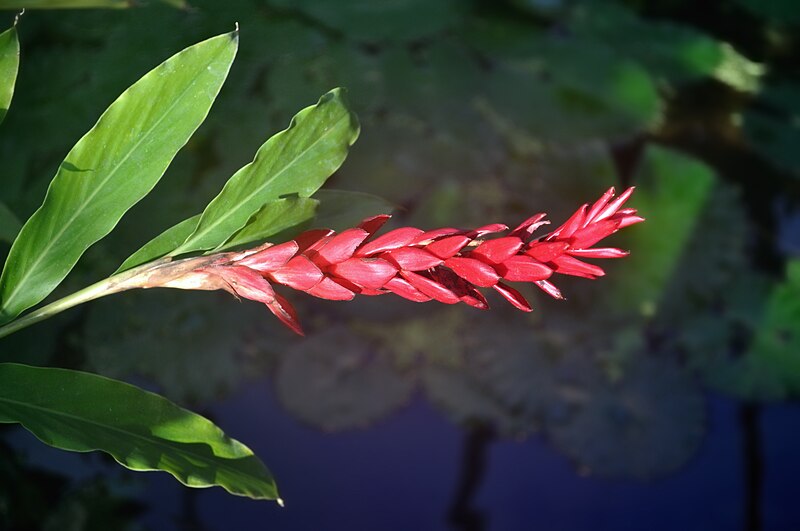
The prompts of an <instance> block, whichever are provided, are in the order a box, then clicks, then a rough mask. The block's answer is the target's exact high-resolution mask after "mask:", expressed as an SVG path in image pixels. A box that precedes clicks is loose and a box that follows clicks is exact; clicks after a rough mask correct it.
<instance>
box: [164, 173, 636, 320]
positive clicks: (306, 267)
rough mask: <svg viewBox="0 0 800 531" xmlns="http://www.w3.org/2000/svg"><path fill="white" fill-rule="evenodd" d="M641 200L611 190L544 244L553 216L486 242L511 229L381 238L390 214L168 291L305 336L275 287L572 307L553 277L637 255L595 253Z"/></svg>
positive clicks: (229, 261)
mask: <svg viewBox="0 0 800 531" xmlns="http://www.w3.org/2000/svg"><path fill="white" fill-rule="evenodd" d="M632 193H633V188H628V189H627V190H625V191H624V192H623V193H622V194H620V195H619V196H618V197H616V198H615V197H614V189H613V188H609V189H608V190H607V191H606V192H605V193H604V194H603V195H602V196H601V197H600V198H599V199H598V200H597V201H595V202H594V203H593V204H592V205H591V206H589V205H588V204H585V205H582V206H581V207H580V208H578V209H577V210H576V211H575V213H574V214H572V216H570V217H569V219H567V221H565V222H564V223H563V224H562V225H560V226H559V227H558V228H557V229H556V230H554V231H553V232H551V233H550V234H547V235H545V236H542V237H539V238H537V239H534V238H533V233H534V231H535V230H537V229H538V228H539V227H541V226H542V225H544V224H547V223H549V222H548V221H546V220H545V219H544V217H545V216H544V214H536V215H534V216H531V217H529V218H528V219H526V220H525V221H524V222H522V223H521V224H520V225H518V226H517V227H516V228H515V229H514V230H513V231H511V232H509V233H507V234H506V235H505V236H499V237H493V238H489V239H485V236H487V235H490V234H493V233H497V232H502V231H507V230H508V227H507V226H506V225H503V224H500V223H492V224H489V225H485V226H483V227H479V228H477V229H474V230H471V231H467V230H461V229H454V228H441V229H434V230H429V231H423V230H421V229H418V228H414V227H401V228H398V229H394V230H391V231H388V232H386V233H385V234H383V235H380V236H377V237H376V236H375V233H376V232H377V231H378V230H379V229H380V228H381V227H382V226H383V225H384V224H385V223H386V222H387V221H388V219H389V217H390V216H388V215H379V216H373V217H370V218H367V219H365V220H364V221H362V222H361V224H360V225H359V226H358V227H356V228H351V229H347V230H344V231H342V232H340V233H336V232H334V231H332V230H328V229H315V230H310V231H306V232H304V233H302V234H300V235H299V236H298V237H297V238H296V239H295V240H294V241H291V242H286V243H282V244H279V245H270V244H264V245H262V246H260V247H256V248H254V249H251V250H249V251H244V252H240V253H222V254H220V255H219V257H218V258H216V259H213V260H212V261H211V265H206V266H204V267H203V268H201V269H198V270H195V271H192V272H191V273H189V274H187V275H184V276H182V277H180V278H177V279H175V278H173V279H171V280H170V281H169V282H165V283H164V285H167V286H170V287H179V288H184V289H220V288H221V289H225V290H227V291H230V292H231V293H233V294H234V295H236V296H238V297H242V298H247V299H252V300H257V301H260V302H263V303H264V304H266V305H267V306H268V307H269V309H270V310H271V311H272V313H274V314H275V315H276V316H277V317H278V319H280V320H281V322H283V323H284V324H286V325H287V326H288V327H289V328H291V329H292V330H294V331H295V332H297V333H298V334H302V329H301V328H300V324H299V322H298V319H297V315H296V312H295V310H294V308H293V307H292V306H291V304H289V302H288V301H287V300H286V299H285V298H283V297H282V296H281V295H279V294H277V293H275V291H274V290H273V288H272V286H271V284H270V282H273V283H275V284H281V285H284V286H287V287H290V288H293V289H297V290H300V291H305V292H306V293H308V294H309V295H312V296H314V297H319V298H322V299H329V300H341V301H344V300H350V299H352V298H353V297H355V295H356V294H361V295H368V296H372V295H383V294H386V293H394V294H396V295H398V296H400V297H403V298H405V299H408V300H411V301H414V302H427V301H430V300H435V301H438V302H442V303H445V304H456V303H459V302H462V303H464V304H467V305H469V306H472V307H475V308H479V309H483V310H485V309H487V308H488V307H489V304H488V302H487V301H486V298H485V297H484V295H483V294H482V293H481V292H480V291H479V289H478V288H489V287H491V288H493V289H494V290H495V291H496V292H497V293H498V294H500V296H502V297H503V298H504V299H506V300H507V301H508V302H509V303H510V304H512V305H513V306H514V307H515V308H518V309H519V310H522V311H525V312H530V311H532V308H531V305H530V304H529V303H528V301H527V300H525V297H523V296H522V294H521V293H520V292H519V291H517V290H516V289H514V288H513V287H511V286H509V285H508V284H506V283H504V282H502V281H501V279H503V280H504V281H509V282H527V283H531V282H532V283H534V284H536V286H537V287H538V288H539V289H541V290H542V291H544V292H545V293H547V294H548V295H549V296H551V297H554V298H556V299H563V298H564V296H563V295H562V294H561V291H559V289H558V288H557V287H556V286H555V285H554V284H553V283H552V282H550V280H551V279H552V277H553V276H554V275H556V274H563V275H571V276H578V277H584V278H589V279H595V278H598V277H601V276H603V275H604V274H605V272H604V271H603V269H602V268H600V267H599V266H597V265H595V264H592V263H588V262H584V261H583V259H607V258H622V257H624V256H627V255H628V251H624V250H622V249H617V248H614V247H597V248H595V247H593V245H595V244H596V243H597V242H599V241H601V240H603V239H604V238H606V237H608V236H610V235H612V234H613V233H615V232H617V231H618V230H620V229H622V228H624V227H627V226H630V225H633V224H636V223H641V222H642V221H644V219H643V218H641V217H640V216H639V215H638V213H637V212H636V210H635V209H633V208H624V209H623V208H621V207H622V206H623V204H624V203H625V202H626V201H627V200H628V199H629V198H630V196H631V194H632Z"/></svg>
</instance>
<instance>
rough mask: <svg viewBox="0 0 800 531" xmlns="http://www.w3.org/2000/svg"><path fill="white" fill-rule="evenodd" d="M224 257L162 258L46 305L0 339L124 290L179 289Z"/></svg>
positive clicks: (1, 328) (5, 330)
mask: <svg viewBox="0 0 800 531" xmlns="http://www.w3.org/2000/svg"><path fill="white" fill-rule="evenodd" d="M220 256H224V255H222V254H220V255H214V256H203V257H197V258H187V259H185V260H175V261H172V260H171V259H169V258H162V259H161V260H157V261H155V262H151V263H148V264H144V265H141V266H139V267H135V268H133V269H130V270H128V271H125V272H122V273H119V274H117V275H114V276H112V277H108V278H107V279H105V280H101V281H100V282H97V283H95V284H92V285H91V286H88V287H86V288H83V289H82V290H80V291H76V292H75V293H73V294H72V295H67V296H66V297H64V298H63V299H59V300H57V301H55V302H52V303H50V304H48V305H46V306H42V307H41V308H39V309H38V310H34V311H32V312H31V313H29V314H26V315H23V316H22V317H20V318H18V319H16V320H15V321H12V322H10V323H8V324H6V325H5V326H0V338H2V337H5V336H7V335H9V334H13V333H14V332H17V331H18V330H22V329H23V328H27V327H29V326H30V325H32V324H35V323H38V322H39V321H43V320H45V319H48V318H50V317H53V316H54V315H56V314H58V313H61V312H63V311H64V310H68V309H70V308H72V307H74V306H77V305H79V304H83V303H84V302H89V301H92V300H94V299H99V298H100V297H105V296H106V295H111V294H113V293H119V292H120V291H127V290H129V289H134V288H154V287H159V286H167V287H177V288H181V287H183V286H180V285H177V284H173V285H168V284H169V283H170V282H172V281H175V280H176V279H179V278H181V277H182V276H183V275H185V274H187V273H189V272H190V271H192V270H193V269H195V268H197V267H202V266H205V265H208V264H210V263H212V262H214V261H217V260H219V257H220ZM184 289H218V286H209V287H201V286H194V285H192V286H190V287H187V288H184Z"/></svg>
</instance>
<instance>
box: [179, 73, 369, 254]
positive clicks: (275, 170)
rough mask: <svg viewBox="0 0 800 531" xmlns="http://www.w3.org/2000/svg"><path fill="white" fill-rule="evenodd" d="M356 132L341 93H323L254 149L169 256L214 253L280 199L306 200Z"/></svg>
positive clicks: (342, 156)
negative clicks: (284, 197)
mask: <svg viewBox="0 0 800 531" xmlns="http://www.w3.org/2000/svg"><path fill="white" fill-rule="evenodd" d="M358 133H359V125H358V120H357V119H356V116H355V115H354V114H353V113H352V112H351V111H350V110H349V109H348V107H347V104H346V102H345V100H344V91H343V90H342V89H334V90H332V91H331V92H328V93H327V94H325V95H324V96H322V98H320V100H319V103H317V104H316V105H314V106H312V107H307V108H305V109H303V110H302V111H300V112H299V113H298V114H297V115H296V116H295V117H294V118H293V119H292V122H291V123H290V124H289V127H288V128H287V129H285V130H284V131H281V132H280V133H278V134H277V135H275V136H273V137H272V138H270V139H269V140H267V142H266V143H264V145H262V146H261V148H259V150H258V153H256V156H255V159H254V160H253V162H251V163H250V164H248V165H247V166H244V167H243V168H241V169H240V170H239V171H237V172H236V173H235V174H234V175H233V177H231V178H230V179H229V180H228V182H227V183H226V184H225V187H224V188H223V189H222V191H221V192H220V193H219V195H218V196H217V197H215V198H214V199H213V200H212V201H211V203H209V205H208V206H207V207H206V209H205V211H204V212H203V215H202V217H201V218H200V223H199V224H198V226H197V229H196V230H195V232H194V234H192V235H191V236H189V238H188V239H187V240H186V241H185V242H184V243H183V245H181V246H180V247H178V248H177V249H175V250H174V251H173V252H172V253H170V255H171V256H175V255H178V254H182V253H189V252H192V251H207V250H209V249H214V248H216V247H217V246H218V245H220V244H222V243H224V242H225V241H226V240H228V238H230V237H231V236H232V235H233V234H235V233H236V232H237V231H239V230H240V229H241V228H242V227H244V226H245V224H247V221H248V220H249V219H250V217H251V216H252V215H253V214H255V213H256V212H258V210H259V209H260V208H261V207H263V206H264V205H265V204H266V203H268V202H270V201H274V200H275V199H279V198H280V197H281V196H285V195H290V194H297V195H299V196H300V197H309V196H311V194H313V193H314V192H315V191H317V189H318V188H319V187H320V186H322V184H323V183H324V182H325V180H326V179H327V178H328V177H330V176H331V174H333V172H334V171H336V170H337V169H338V168H339V166H341V164H342V162H344V159H345V157H346V156H347V150H348V148H349V147H350V146H351V145H353V142H355V141H356V138H358Z"/></svg>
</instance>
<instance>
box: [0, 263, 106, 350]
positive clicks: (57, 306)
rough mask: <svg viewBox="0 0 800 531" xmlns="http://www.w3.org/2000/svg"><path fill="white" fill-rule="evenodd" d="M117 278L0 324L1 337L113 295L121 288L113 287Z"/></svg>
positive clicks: (96, 284)
mask: <svg viewBox="0 0 800 531" xmlns="http://www.w3.org/2000/svg"><path fill="white" fill-rule="evenodd" d="M116 280H117V278H116V277H110V278H107V279H105V280H101V281H100V282H97V283H95V284H92V285H91V286H89V287H86V288H83V289H82V290H80V291H76V292H75V293H73V294H72V295H68V296H66V297H64V298H63V299H59V300H57V301H55V302H52V303H50V304H48V305H47V306H43V307H41V308H39V309H38V310H35V311H33V312H31V313H29V314H27V315H24V316H22V317H20V318H19V319H17V320H16V321H12V322H10V323H9V324H7V325H5V326H0V337H5V336H7V335H9V334H13V333H14V332H17V331H18V330H22V329H23V328H27V327H29V326H30V325H32V324H35V323H38V322H39V321H43V320H45V319H47V318H49V317H52V316H54V315H56V314H57V313H61V312H63V311H64V310H68V309H70V308H72V307H74V306H77V305H79V304H83V303H84V302H89V301H91V300H94V299H97V298H100V297H103V296H105V295H111V294H112V293H117V292H118V291H121V290H119V289H116V290H115V289H113V286H114V284H115V282H116Z"/></svg>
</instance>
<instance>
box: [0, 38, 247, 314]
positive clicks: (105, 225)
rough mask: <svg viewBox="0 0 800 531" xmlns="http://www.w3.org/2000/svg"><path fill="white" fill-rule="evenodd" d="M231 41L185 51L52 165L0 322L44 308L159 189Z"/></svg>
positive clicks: (0, 291)
mask: <svg viewBox="0 0 800 531" xmlns="http://www.w3.org/2000/svg"><path fill="white" fill-rule="evenodd" d="M237 47H238V35H237V34H236V33H230V34H225V35H220V36H218V37H214V38H212V39H209V40H207V41H204V42H202V43H200V44H197V45H195V46H192V47H190V48H187V49H186V50H184V51H182V52H180V53H178V54H177V55H175V56H174V57H172V58H170V59H168V60H167V61H166V62H164V63H163V64H161V65H160V66H158V67H157V68H155V69H154V70H152V71H151V72H149V73H148V74H147V75H145V76H144V77H143V78H142V79H140V80H139V81H138V82H136V83H135V84H134V85H132V86H131V87H130V88H129V89H128V90H126V91H125V92H124V93H123V94H122V95H121V96H120V97H119V98H118V99H117V100H116V101H115V102H114V103H113V104H112V105H111V106H110V107H109V108H108V110H106V112H105V113H104V114H103V116H101V117H100V119H99V120H98V122H97V125H96V126H95V127H94V128H92V130H91V131H89V132H88V133H87V134H86V135H85V136H84V137H83V138H82V139H81V140H80V141H79V142H78V143H77V144H76V145H75V147H74V148H73V149H72V150H71V151H70V153H69V154H68V155H67V158H66V159H65V160H64V162H62V163H61V165H60V166H59V170H58V173H57V174H56V176H55V178H54V179H53V181H52V183H51V185H50V188H49V189H48V193H47V195H46V197H45V200H44V203H43V204H42V206H41V207H40V208H39V209H38V210H37V211H36V213H34V214H33V216H31V218H30V219H29V220H28V221H27V222H26V223H25V225H24V226H23V227H22V230H21V231H20V233H19V235H18V236H17V239H16V240H15V241H14V244H13V245H12V247H11V251H10V253H9V257H8V260H7V262H6V266H5V268H4V269H3V275H2V277H1V278H0V298H1V299H2V306H0V322H2V321H6V322H7V321H9V320H11V319H13V318H14V317H16V316H17V315H19V314H20V313H21V312H22V311H23V310H25V309H27V308H29V307H31V306H33V305H34V304H36V303H38V302H40V301H41V300H42V299H44V298H45V297H46V296H47V295H48V294H49V293H50V292H51V291H52V290H53V289H54V288H55V287H56V286H57V285H58V284H59V283H60V282H61V281H62V280H63V279H64V277H66V276H67V274H68V273H69V271H70V270H71V269H72V268H73V267H74V265H75V264H76V262H77V261H78V259H79V258H80V256H81V255H82V254H83V253H84V251H85V250H86V249H87V248H88V247H89V246H90V245H92V244H93V243H95V242H97V241H98V240H100V239H101V238H103V237H104V236H106V235H107V234H108V233H109V232H111V230H112V229H113V228H114V226H115V225H116V224H117V222H118V221H119V219H120V218H121V217H122V216H123V215H124V214H125V212H126V211H127V210H128V209H130V208H131V207H132V206H133V205H134V204H135V203H137V202H138V201H139V200H140V199H141V198H142V197H144V196H145V195H146V194H147V193H148V192H150V190H151V189H152V188H153V187H154V186H155V185H156V183H157V182H158V181H159V179H160V178H161V176H162V175H163V174H164V172H165V171H166V169H167V166H168V165H169V163H170V162H171V161H172V159H173V157H174V156H175V154H176V153H177V151H178V150H179V149H180V148H181V147H183V145H184V144H185V143H186V142H187V140H188V139H189V137H190V136H191V135H192V133H193V132H194V131H195V130H196V129H197V127H198V126H199V125H200V124H201V123H202V122H203V120H204V119H205V117H206V114H208V111H209V109H210V107H211V104H212V103H213V102H214V99H215V98H216V96H217V94H218V93H219V90H220V88H221V87H222V83H223V82H224V81H225V78H226V77H227V75H228V70H229V69H230V66H231V64H232V62H233V59H234V56H235V54H236V49H237Z"/></svg>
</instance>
